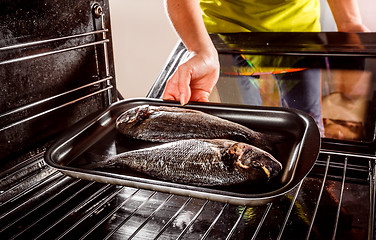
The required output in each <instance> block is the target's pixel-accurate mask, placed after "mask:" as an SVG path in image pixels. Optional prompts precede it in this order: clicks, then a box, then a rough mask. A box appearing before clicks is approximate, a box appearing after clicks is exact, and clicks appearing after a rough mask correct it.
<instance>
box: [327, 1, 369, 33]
mask: <svg viewBox="0 0 376 240" xmlns="http://www.w3.org/2000/svg"><path fill="white" fill-rule="evenodd" d="M327 1H328V4H329V7H330V9H331V11H332V14H333V17H334V20H335V21H336V24H337V28H338V31H340V32H369V31H370V30H369V29H368V28H367V27H366V26H364V25H363V24H362V19H361V16H360V12H359V6H358V3H357V0H327Z"/></svg>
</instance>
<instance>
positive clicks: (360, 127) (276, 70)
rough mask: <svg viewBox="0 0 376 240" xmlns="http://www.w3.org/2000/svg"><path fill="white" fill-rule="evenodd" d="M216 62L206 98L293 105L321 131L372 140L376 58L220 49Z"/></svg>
mask: <svg viewBox="0 0 376 240" xmlns="http://www.w3.org/2000/svg"><path fill="white" fill-rule="evenodd" d="M220 62H221V74H220V79H219V81H218V83H217V85H216V88H215V90H214V91H213V93H212V95H211V101H214V102H222V103H235V104H247V105H257V106H278V107H289V108H295V109H298V110H302V111H305V112H307V113H308V114H310V115H311V116H312V117H313V119H315V121H316V123H317V125H318V127H319V130H320V131H321V134H322V136H323V137H327V138H335V139H344V140H356V141H371V140H372V138H373V134H372V133H373V129H374V124H372V121H373V119H370V118H372V117H370V116H372V115H374V114H370V113H371V112H372V108H373V105H374V104H373V100H372V97H373V92H374V88H375V84H374V83H375V82H376V77H375V76H376V74H375V71H376V59H375V58H370V57H351V58H350V57H343V56H341V57H328V56H304V57H303V56H274V55H243V54H221V55H220ZM367 130H368V131H367Z"/></svg>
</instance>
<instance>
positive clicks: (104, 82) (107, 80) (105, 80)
mask: <svg viewBox="0 0 376 240" xmlns="http://www.w3.org/2000/svg"><path fill="white" fill-rule="evenodd" d="M103 24H104V23H103ZM106 32H108V29H102V30H97V31H91V32H87V33H82V34H76V35H71V36H64V37H59V38H51V39H45V40H41V41H35V42H29V43H22V44H16V45H11V46H5V47H0V53H1V52H6V51H9V50H12V51H16V50H19V51H25V52H28V51H27V50H28V48H32V47H36V46H40V45H42V46H43V45H44V44H57V43H59V42H61V41H64V42H65V41H69V40H75V39H79V38H84V37H88V36H89V37H90V36H91V37H94V38H93V41H91V42H88V43H86V42H82V43H80V44H77V45H73V46H66V44H63V46H64V47H62V48H60V49H52V50H45V51H43V50H41V51H38V53H35V54H28V55H25V56H21V57H20V54H17V56H16V57H14V58H10V59H0V66H1V65H5V64H13V63H16V62H21V61H32V60H33V59H36V58H42V57H46V56H50V55H54V54H61V53H64V52H69V51H75V50H78V49H83V48H88V47H95V49H96V46H98V45H102V46H103V47H104V49H105V51H104V52H107V51H108V50H107V43H108V42H109V39H102V40H95V36H96V35H98V34H100V35H101V36H102V37H106ZM42 49H43V48H42ZM46 49H48V47H46ZM4 55H6V54H4ZM96 57H97V67H99V66H100V64H99V62H98V61H100V59H98V55H97V54H96ZM102 61H103V63H104V65H105V72H106V74H105V75H106V76H104V77H100V76H99V72H100V71H99V69H98V70H97V72H98V76H97V77H96V78H97V80H95V81H93V82H91V83H89V84H85V85H81V86H79V87H77V88H74V89H71V90H68V91H65V92H62V93H59V94H56V95H54V96H50V97H47V98H44V99H41V100H39V101H35V102H32V103H29V104H26V105H23V106H20V107H17V108H15V109H11V110H9V111H6V112H3V113H0V123H1V124H0V126H1V127H0V131H3V130H6V129H8V128H10V127H13V126H16V125H18V124H20V123H23V122H26V121H28V120H30V119H33V118H37V117H40V116H42V115H45V114H47V113H49V112H52V111H55V110H57V109H60V108H62V107H64V106H67V105H71V104H73V103H75V102H77V101H80V100H83V99H85V98H88V97H90V96H93V95H96V94H100V93H103V92H107V102H108V104H111V103H112V102H113V100H112V97H111V89H112V88H114V86H113V85H112V84H111V80H112V79H113V77H112V76H111V75H110V70H109V64H108V61H109V60H108V55H107V54H104V59H102ZM98 86H102V87H101V88H100V89H99V90H98V89H97V88H94V89H95V90H96V91H93V90H91V92H89V93H88V94H86V95H83V96H81V97H79V98H77V99H74V100H72V101H69V102H66V103H64V104H61V105H59V106H57V107H55V108H52V109H48V110H46V111H44V112H40V113H38V114H35V115H33V116H30V117H27V118H24V119H22V120H19V121H15V122H13V123H8V124H5V123H4V121H2V119H4V118H5V117H9V116H10V115H12V114H17V113H19V112H21V111H25V110H29V109H31V108H35V107H38V106H39V105H42V104H46V103H48V102H52V101H55V100H57V99H59V98H63V97H65V96H67V95H71V94H74V93H76V92H79V91H81V90H84V89H90V88H92V87H98Z"/></svg>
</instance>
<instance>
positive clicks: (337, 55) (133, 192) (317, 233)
mask: <svg viewBox="0 0 376 240" xmlns="http://www.w3.org/2000/svg"><path fill="white" fill-rule="evenodd" d="M1 5H2V9H5V11H2V13H1V15H0V18H1V19H2V20H3V21H1V23H0V34H1V35H2V36H3V38H2V40H0V72H1V76H3V78H2V81H1V82H2V89H1V95H0V99H1V106H0V144H1V147H0V156H1V163H0V180H1V181H0V237H1V239H85V238H86V239H109V238H111V239H131V238H134V239H157V238H159V239H335V238H336V239H374V236H375V222H374V217H375V181H376V180H375V175H376V169H375V146H374V133H375V122H376V121H375V114H374V108H375V103H374V100H375V99H374V97H375V96H374V95H375V94H374V88H375V81H376V79H375V78H376V77H375V76H376V72H375V71H376V70H375V69H376V68H375V66H376V65H375V59H376V48H375V42H376V37H375V35H374V34H372V33H371V34H367V35H357V34H355V35H351V36H348V35H340V36H338V34H331V33H329V34H317V35H315V36H309V34H308V35H306V34H305V35H301V36H302V37H301V38H291V35H290V36H288V37H289V39H295V40H296V39H300V40H301V41H303V42H305V41H306V40H307V39H304V38H305V37H307V38H308V39H310V40H312V39H315V41H314V42H310V44H305V45H300V44H299V41H298V42H294V41H285V40H284V39H283V37H286V35H283V36H278V35H277V36H276V35H273V36H272V37H270V36H269V37H270V38H269V40H268V41H264V40H263V37H268V36H258V38H256V39H259V41H245V40H244V38H247V37H249V35H248V36H235V35H228V36H227V39H225V38H226V37H223V36H220V37H218V36H213V41H214V42H215V43H216V46H217V47H218V50H219V52H220V53H221V58H222V60H221V61H223V63H228V65H223V67H222V69H221V78H220V81H219V83H218V85H217V86H216V89H215V91H213V95H212V96H211V100H212V101H213V102H227V103H234V104H244V102H243V101H244V98H243V97H242V94H241V93H239V89H240V88H239V85H238V84H239V82H241V81H239V76H240V78H243V77H247V81H248V82H250V79H249V78H250V77H252V80H254V81H255V82H257V84H259V86H260V89H261V90H263V91H264V92H265V93H267V94H265V96H266V95H270V96H272V98H271V99H266V98H265V96H264V95H263V96H262V99H263V103H262V104H263V105H264V106H276V105H280V98H279V96H278V93H277V91H276V88H278V87H277V86H276V85H275V81H274V79H273V80H271V78H272V76H271V75H272V74H273V73H274V74H276V73H277V74H278V73H280V72H278V71H287V70H289V71H292V70H294V71H298V70H301V69H306V68H317V69H321V80H322V81H321V84H322V85H321V87H322V88H321V90H322V92H321V93H322V96H323V99H322V104H324V105H325V104H327V105H325V106H324V105H323V112H322V114H323V117H325V118H326V119H327V120H326V121H327V122H326V123H325V122H324V123H325V127H326V128H325V130H326V129H329V127H328V126H333V124H336V127H337V128H338V129H340V131H337V132H336V131H334V133H337V135H335V134H332V135H330V136H329V131H326V135H327V136H323V138H322V148H321V150H320V154H319V156H318V159H317V161H316V163H315V165H314V167H313V169H312V171H311V172H310V174H309V175H308V176H307V177H306V178H305V179H304V180H303V181H302V182H301V183H300V184H299V185H298V186H297V187H296V188H295V189H293V190H292V191H291V192H289V193H287V194H285V195H283V196H282V197H280V198H278V199H276V200H275V201H273V202H270V203H267V204H264V205H260V206H242V205H234V204H228V203H224V202H218V201H212V200H205V199H198V198H194V197H190V196H189V195H186V196H183V195H176V194H168V193H162V192H159V191H152V190H146V189H141V188H133V187H125V186H119V185H113V184H109V183H99V182H95V181H90V180H82V179H79V178H77V179H76V178H72V177H69V176H66V175H64V174H63V173H61V172H60V171H58V170H57V169H55V168H52V167H51V166H49V165H47V164H46V163H45V161H44V154H45V151H46V149H47V148H48V147H49V146H50V145H51V143H52V142H54V141H55V140H56V139H58V138H59V135H60V134H61V133H62V132H63V131H64V130H66V129H67V128H69V127H70V126H72V125H73V124H74V123H76V122H78V121H80V120H81V119H84V118H86V117H91V116H92V115H93V114H96V112H97V111H101V110H103V109H104V108H106V107H108V106H109V105H110V104H112V103H113V102H115V101H117V100H118V98H119V97H118V96H117V92H116V83H115V77H114V73H115V72H114V67H113V57H112V45H111V22H110V17H109V11H108V2H107V1H98V2H92V1H78V2H77V1H70V0H69V1H64V2H61V1H57V0H56V1H39V2H38V4H32V3H28V4H25V1H2V3H1ZM50 23H53V24H50ZM345 37H346V38H345ZM354 37H355V39H354ZM333 38H338V39H339V40H338V41H334V40H333ZM239 39H240V40H239ZM224 40H226V41H230V43H231V41H234V43H231V44H223V41H224ZM359 40H360V42H359ZM354 41H358V42H354ZM244 42H246V43H247V44H250V42H251V43H252V44H255V45H256V46H257V48H255V47H254V45H252V44H251V45H252V46H249V45H246V44H245V45H244ZM266 43H268V44H266ZM348 43H351V44H348ZM229 46H230V47H229ZM252 49H258V51H256V52H255V51H252ZM239 54H240V55H241V54H243V55H248V58H247V57H245V59H248V60H249V59H250V58H252V57H256V58H257V57H259V56H267V57H268V58H270V57H271V58H272V59H276V58H279V57H283V58H296V56H298V57H299V56H300V57H301V56H304V58H305V61H303V62H301V64H300V65H299V66H298V67H297V66H292V65H291V64H287V65H284V64H285V63H288V62H290V61H283V63H284V64H282V65H280V66H279V68H277V69H275V68H273V69H271V68H270V67H271V66H270V64H269V63H268V62H267V61H266V62H262V64H260V65H256V66H254V67H253V68H252V67H250V65H249V64H248V65H243V66H239V65H235V66H234V65H233V64H232V63H233V61H234V57H233V56H235V55H237V56H238V55H239ZM186 55H187V51H186V49H185V48H184V46H183V45H182V44H177V46H176V48H175V49H174V51H173V53H172V54H171V57H170V59H168V62H167V64H166V67H164V68H163V69H162V71H161V73H160V75H159V76H158V77H157V79H156V81H155V84H154V85H153V87H152V88H151V89H150V92H149V94H148V97H151V98H160V97H161V93H162V92H163V87H164V84H165V82H166V79H168V77H169V76H171V74H172V73H173V72H174V70H175V69H176V67H177V66H178V65H179V63H181V62H182V61H184V59H185V57H186ZM243 59H244V58H243ZM246 62H247V61H246ZM250 62H252V61H250ZM254 62H255V61H253V63H254ZM283 73H284V72H283ZM343 76H344V77H343ZM347 77H350V78H351V79H350V80H346V81H342V80H343V79H346V78H347ZM354 78H355V79H356V80H358V79H361V80H359V81H354ZM359 82H361V83H362V87H359V88H355V87H354V86H355V85H356V83H359ZM347 84H349V85H347ZM353 84H355V85H353ZM364 86H367V87H364ZM226 89H228V91H225V90H226ZM355 90H357V91H358V92H356V94H355V92H354V91H355ZM328 96H329V98H330V99H329V100H327V102H325V101H324V99H325V98H326V97H328ZM333 102H334V103H333ZM338 102H339V104H343V105H344V106H346V107H344V108H343V109H340V110H338V111H339V113H336V112H334V111H331V110H329V111H326V112H325V107H326V106H332V105H334V106H337V105H338ZM351 104H354V106H355V108H356V109H358V110H359V108H357V107H359V106H360V107H361V108H360V110H359V112H356V114H353V112H351V113H349V115H346V118H344V119H338V116H340V117H344V115H345V114H343V112H341V111H342V110H346V109H347V107H348V106H353V105H351ZM330 124H332V125H330ZM337 125H339V126H337ZM352 129H357V131H352ZM350 130H351V131H350ZM349 132H350V133H349Z"/></svg>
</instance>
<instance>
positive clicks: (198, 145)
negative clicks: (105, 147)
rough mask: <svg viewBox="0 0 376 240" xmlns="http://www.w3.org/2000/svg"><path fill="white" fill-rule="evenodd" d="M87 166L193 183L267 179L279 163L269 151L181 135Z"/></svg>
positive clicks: (280, 166)
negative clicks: (179, 137) (125, 170)
mask: <svg viewBox="0 0 376 240" xmlns="http://www.w3.org/2000/svg"><path fill="white" fill-rule="evenodd" d="M87 168H89V169H97V168H126V169H127V168H128V169H131V170H133V171H137V172H139V173H144V174H147V175H149V176H152V177H154V178H157V179H161V180H166V181H171V182H175V183H184V184H192V185H197V186H229V185H234V184H241V183H256V182H268V181H269V180H270V179H272V178H274V177H276V176H277V175H278V173H279V172H280V171H281V169H282V164H281V163H280V162H279V161H278V160H276V159H275V158H274V157H273V156H272V155H271V154H270V153H268V152H266V151H264V150H262V149H260V148H257V147H255V146H253V145H250V144H247V143H242V142H237V141H233V140H229V139H183V140H177V141H174V142H168V143H161V144H159V145H156V146H152V147H147V148H143V149H136V150H131V151H128V152H124V153H120V154H115V155H112V156H105V157H103V158H102V160H100V161H96V162H92V163H91V164H89V166H87Z"/></svg>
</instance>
